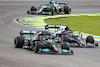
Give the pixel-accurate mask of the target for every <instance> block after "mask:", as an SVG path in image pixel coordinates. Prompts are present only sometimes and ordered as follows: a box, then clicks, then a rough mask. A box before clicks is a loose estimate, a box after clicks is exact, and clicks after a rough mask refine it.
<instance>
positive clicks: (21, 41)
mask: <svg viewBox="0 0 100 67" xmlns="http://www.w3.org/2000/svg"><path fill="white" fill-rule="evenodd" d="M23 45H24V38H23V37H16V38H15V39H14V46H15V48H22V47H23Z"/></svg>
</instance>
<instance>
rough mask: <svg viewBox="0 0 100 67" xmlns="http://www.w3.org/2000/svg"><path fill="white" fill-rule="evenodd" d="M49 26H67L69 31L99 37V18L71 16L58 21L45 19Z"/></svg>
mask: <svg viewBox="0 0 100 67" xmlns="http://www.w3.org/2000/svg"><path fill="white" fill-rule="evenodd" d="M45 22H46V23H47V24H49V25H69V28H70V29H73V30H75V31H81V32H85V33H89V34H94V35H100V16H96V17H93V16H73V17H68V18H60V19H47V20H45Z"/></svg>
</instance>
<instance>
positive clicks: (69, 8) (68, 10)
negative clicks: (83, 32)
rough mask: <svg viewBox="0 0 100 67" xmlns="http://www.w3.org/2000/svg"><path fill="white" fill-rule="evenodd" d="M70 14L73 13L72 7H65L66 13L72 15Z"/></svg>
mask: <svg viewBox="0 0 100 67" xmlns="http://www.w3.org/2000/svg"><path fill="white" fill-rule="evenodd" d="M70 12H71V7H70V6H64V13H65V14H70Z"/></svg>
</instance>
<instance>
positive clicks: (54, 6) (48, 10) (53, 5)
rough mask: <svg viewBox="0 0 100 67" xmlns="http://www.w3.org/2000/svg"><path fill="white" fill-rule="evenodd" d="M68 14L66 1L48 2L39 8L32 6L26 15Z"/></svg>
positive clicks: (69, 9)
mask: <svg viewBox="0 0 100 67" xmlns="http://www.w3.org/2000/svg"><path fill="white" fill-rule="evenodd" d="M62 12H63V13H64V14H70V12H71V7H70V6H68V2H67V1H66V2H65V1H50V2H49V3H48V4H45V5H41V6H40V7H39V8H36V7H35V6H32V7H31V9H30V10H29V11H27V13H29V14H47V15H55V14H60V13H62Z"/></svg>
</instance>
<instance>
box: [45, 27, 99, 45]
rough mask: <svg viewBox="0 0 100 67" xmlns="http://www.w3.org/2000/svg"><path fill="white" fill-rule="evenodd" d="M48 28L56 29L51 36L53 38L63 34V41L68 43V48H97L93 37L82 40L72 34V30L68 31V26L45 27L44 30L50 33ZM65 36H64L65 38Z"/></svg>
mask: <svg viewBox="0 0 100 67" xmlns="http://www.w3.org/2000/svg"><path fill="white" fill-rule="evenodd" d="M50 28H56V29H55V32H53V35H54V36H55V37H57V36H59V35H60V34H63V35H64V37H63V39H64V40H66V41H67V42H69V44H70V46H78V47H82V46H84V47H95V46H98V43H96V42H95V40H94V38H93V36H87V37H86V39H83V38H82V37H81V36H79V35H76V34H73V32H74V31H73V30H69V27H68V26H62V25H46V26H45V30H48V31H50V30H49V29H50ZM65 35H66V36H65Z"/></svg>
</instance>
